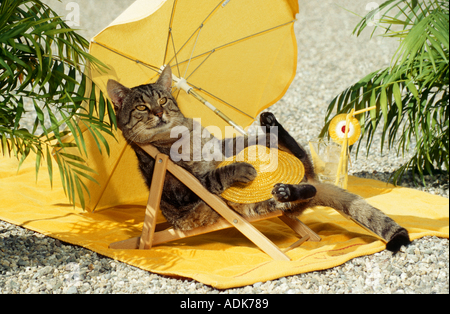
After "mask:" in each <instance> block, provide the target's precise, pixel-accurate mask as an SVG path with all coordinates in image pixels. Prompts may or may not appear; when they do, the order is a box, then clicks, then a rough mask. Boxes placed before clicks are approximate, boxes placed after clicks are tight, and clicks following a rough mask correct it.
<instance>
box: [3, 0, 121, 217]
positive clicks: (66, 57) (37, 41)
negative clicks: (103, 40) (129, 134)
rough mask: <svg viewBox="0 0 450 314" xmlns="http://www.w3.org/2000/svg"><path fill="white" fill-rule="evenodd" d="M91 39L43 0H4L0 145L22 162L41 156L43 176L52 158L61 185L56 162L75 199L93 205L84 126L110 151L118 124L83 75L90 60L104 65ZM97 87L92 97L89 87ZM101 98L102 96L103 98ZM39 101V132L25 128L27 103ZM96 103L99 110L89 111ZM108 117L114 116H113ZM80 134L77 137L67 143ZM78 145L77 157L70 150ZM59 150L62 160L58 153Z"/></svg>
mask: <svg viewBox="0 0 450 314" xmlns="http://www.w3.org/2000/svg"><path fill="white" fill-rule="evenodd" d="M88 46H89V42H88V41H87V40H86V39H84V38H83V37H82V36H80V35H78V34H77V33H76V32H75V31H74V30H73V29H71V28H70V27H68V26H67V24H66V23H65V22H64V21H63V20H62V19H61V18H60V17H59V16H58V15H57V14H56V12H54V11H53V10H51V8H50V7H49V6H48V5H46V4H44V3H43V2H42V1H39V0H2V1H1V2H0V149H1V152H2V153H3V155H8V156H14V157H15V158H17V159H19V161H20V164H22V163H23V162H24V161H25V159H27V158H29V157H30V156H32V155H33V156H35V158H36V177H37V176H38V173H39V169H40V167H41V165H42V164H43V162H44V161H46V165H47V169H48V173H49V177H50V184H53V179H54V178H53V161H56V163H57V165H58V168H59V172H60V176H61V180H62V182H63V187H64V190H65V192H66V194H67V195H68V197H69V199H70V201H71V202H72V203H73V204H75V202H76V200H77V198H78V200H79V201H80V203H81V205H82V207H83V208H84V206H85V204H86V203H85V200H84V193H81V192H83V191H85V192H87V193H86V195H89V191H87V188H86V184H85V183H84V182H83V180H84V179H86V180H90V181H94V182H96V181H95V179H94V177H93V176H92V173H93V171H92V170H91V169H90V168H89V167H87V166H86V163H85V158H87V157H88V156H87V148H86V143H85V139H84V136H85V135H84V130H83V129H82V126H83V125H84V126H85V127H86V129H88V130H89V132H90V133H92V135H93V136H94V139H95V140H96V141H97V142H98V143H99V146H98V148H99V150H102V149H103V148H104V149H105V150H106V152H107V153H108V154H109V145H108V141H107V140H106V138H105V135H106V136H114V135H113V132H112V130H114V129H116V128H117V125H116V119H115V115H114V111H113V110H111V108H112V106H111V103H110V102H109V101H108V100H107V99H106V98H105V97H104V95H103V94H102V93H100V94H98V93H96V87H95V85H94V84H93V83H92V81H90V79H89V78H88V77H87V75H85V74H84V73H83V69H84V66H85V65H86V64H87V63H90V64H93V65H95V66H97V67H100V68H104V67H105V65H104V64H103V63H101V62H100V61H99V60H97V59H95V58H94V57H92V56H91V55H89V53H87V49H88ZM90 90H92V91H93V92H92V93H89V94H88V95H86V91H90ZM97 100H100V101H99V102H98V103H97ZM25 102H28V103H31V104H32V107H33V109H34V113H35V116H36V118H35V123H34V126H33V129H32V130H28V129H24V128H21V126H20V121H21V120H22V118H23V117H24V114H25V110H24V103H25ZM91 102H92V103H93V106H94V107H93V108H94V109H95V110H87V109H85V106H84V104H85V103H91ZM106 116H108V117H109V118H108V119H105V118H106ZM69 133H72V135H73V137H74V138H75V143H65V142H64V137H65V136H67V135H68V134H69ZM74 147H75V148H77V150H78V152H79V155H80V156H83V157H77V158H75V157H74V155H71V154H68V153H67V152H66V150H67V149H68V148H74ZM52 154H54V155H55V156H54V158H53V157H52V158H50V157H51V156H52Z"/></svg>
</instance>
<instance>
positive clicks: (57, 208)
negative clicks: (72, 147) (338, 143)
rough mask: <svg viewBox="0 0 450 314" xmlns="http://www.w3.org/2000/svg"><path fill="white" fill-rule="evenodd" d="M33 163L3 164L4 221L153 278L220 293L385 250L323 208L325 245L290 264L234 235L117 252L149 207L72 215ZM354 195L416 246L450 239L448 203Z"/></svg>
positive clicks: (364, 189) (359, 188) (387, 191)
mask: <svg viewBox="0 0 450 314" xmlns="http://www.w3.org/2000/svg"><path fill="white" fill-rule="evenodd" d="M34 163H35V162H34V160H33V158H30V159H29V161H26V162H25V163H24V165H23V166H22V168H21V170H20V171H19V173H17V165H18V163H17V161H16V160H15V159H9V158H3V157H0V219H1V220H4V221H7V222H10V223H13V224H16V225H20V226H22V227H25V228H27V229H30V230H34V231H36V232H39V233H42V234H45V235H47V236H50V237H53V238H56V239H59V240H62V241H65V242H68V243H72V244H75V245H80V246H83V247H85V248H87V249H90V250H93V251H95V252H97V253H99V254H102V255H105V256H109V257H111V258H114V259H116V260H119V261H122V262H125V263H128V264H130V265H134V266H136V267H139V268H142V269H145V270H148V271H151V272H154V273H158V274H161V275H168V276H181V277H187V278H192V279H195V280H197V281H200V282H202V283H204V284H207V285H211V286H213V287H215V288H218V289H228V288H233V287H240V286H245V285H251V284H254V283H256V282H259V281H267V280H273V279H277V278H280V277H283V276H289V275H295V274H300V273H305V272H310V271H315V270H323V269H328V268H331V267H334V266H338V265H340V264H343V263H345V262H346V261H348V260H350V259H352V258H354V257H358V256H362V255H368V254H373V253H376V252H380V251H382V250H384V249H385V244H384V243H383V242H382V241H381V240H378V239H377V238H376V237H374V236H373V235H371V234H370V233H369V232H367V231H366V230H364V229H363V228H361V227H359V226H358V225H356V224H355V223H353V222H351V221H348V220H346V219H345V218H344V217H342V216H341V215H340V214H339V213H337V212H336V211H334V210H333V209H331V208H324V207H323V208H322V207H320V208H314V209H310V210H308V211H306V212H305V213H304V214H303V215H302V216H301V217H300V218H301V220H302V221H303V222H304V223H306V224H307V225H308V226H309V227H310V228H311V229H313V230H314V231H315V232H316V233H318V234H319V235H320V236H321V237H322V241H321V242H306V243H304V244H303V245H302V246H300V247H298V248H296V249H294V250H292V251H290V252H288V253H287V255H288V256H289V257H290V258H291V259H292V261H291V262H282V261H273V260H272V259H271V258H270V257H269V256H268V255H266V254H265V253H263V252H262V251H260V250H259V249H258V248H257V247H256V246H255V245H254V244H253V243H252V242H250V241H249V240H247V239H246V238H245V237H244V236H243V235H242V234H240V233H239V231H237V230H236V229H227V230H223V231H218V232H214V233H210V234H206V235H202V236H197V237H194V238H189V239H184V240H179V241H177V242H171V243H168V244H165V245H161V246H157V247H154V248H152V249H151V250H148V251H144V250H143V251H140V250H111V249H108V245H109V244H110V243H112V242H116V241H120V240H125V239H128V238H131V237H136V236H139V235H140V233H141V230H142V225H143V220H144V210H145V209H144V207H142V206H137V205H123V206H120V207H114V208H110V209H103V210H100V211H98V212H95V213H87V212H83V211H82V210H80V209H78V208H75V209H74V208H73V207H72V206H71V205H69V204H68V201H67V199H66V197H65V195H64V192H63V190H62V187H61V184H60V182H59V180H57V179H56V180H55V182H54V187H53V189H51V188H50V184H49V180H48V176H47V173H46V169H45V168H42V169H41V172H40V174H39V179H38V181H37V182H36V177H35V168H34ZM349 189H350V191H352V192H354V193H357V194H359V195H361V196H363V197H364V198H366V199H367V201H368V202H369V203H371V204H372V205H374V206H376V207H378V208H380V209H381V210H383V211H384V212H385V213H386V214H388V215H389V216H390V217H392V218H393V219H394V220H395V221H396V222H397V223H399V224H400V225H402V226H403V227H405V228H406V229H407V230H408V231H409V232H410V236H411V240H415V239H418V238H421V237H423V236H426V235H431V236H438V237H445V238H448V236H449V201H448V199H446V198H443V197H439V196H434V195H431V194H428V193H424V192H420V191H416V190H411V189H407V188H399V187H397V188H396V187H394V186H392V185H387V184H386V183H383V182H378V181H373V180H367V179H360V178H355V177H351V178H350V180H349ZM255 226H256V227H257V228H258V229H259V230H261V231H262V232H263V233H264V234H265V235H266V236H267V237H268V238H269V239H271V240H272V241H273V242H274V243H275V244H276V245H278V246H279V247H280V248H282V249H283V248H286V247H288V246H289V245H290V244H292V243H293V242H295V241H297V240H298V238H297V237H296V235H295V234H294V232H293V231H292V230H291V229H289V228H288V227H287V226H285V225H284V224H283V223H281V222H280V221H279V220H278V219H272V220H267V221H263V222H259V223H256V224H255Z"/></svg>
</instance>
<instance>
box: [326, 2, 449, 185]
mask: <svg viewBox="0 0 450 314" xmlns="http://www.w3.org/2000/svg"><path fill="white" fill-rule="evenodd" d="M394 12H395V15H393V16H390V14H391V13H394ZM377 14H378V15H379V16H380V19H379V21H377V22H378V23H377V24H376V26H375V27H374V30H373V32H372V35H373V34H374V33H375V30H376V29H377V28H383V29H384V30H385V33H384V34H383V36H386V37H394V38H400V40H401V41H400V45H399V48H398V49H397V52H396V53H395V55H394V56H393V58H392V64H391V66H390V67H389V68H387V69H382V70H379V71H376V72H374V73H371V74H369V75H367V76H366V77H365V78H363V79H362V80H360V81H359V82H357V83H356V84H354V85H352V86H350V87H349V88H348V89H346V90H345V91H343V92H342V93H341V94H339V95H338V96H336V98H335V99H334V100H333V101H332V102H331V103H330V105H329V106H328V111H327V115H326V118H325V127H324V128H323V130H322V132H321V136H325V134H326V133H327V130H328V125H329V123H330V121H331V119H332V118H333V117H334V114H333V113H336V114H341V113H349V112H350V111H351V109H352V108H355V109H361V108H368V107H371V106H376V108H377V109H376V110H374V111H370V113H366V114H365V115H364V116H362V117H360V121H361V122H362V123H361V124H362V134H363V136H362V137H367V141H366V146H367V152H368V153H369V150H370V147H371V145H372V139H373V137H374V134H375V132H376V130H377V128H378V127H379V125H380V121H381V118H383V119H384V125H383V129H382V141H381V149H382V150H383V148H384V142H385V141H384V139H385V138H388V148H389V149H391V148H394V147H398V150H397V152H398V153H399V154H400V153H403V154H404V153H405V152H406V151H408V150H409V149H410V148H411V144H412V140H413V139H414V141H415V150H416V152H415V155H414V157H413V158H411V160H409V161H408V162H407V163H405V164H404V165H403V166H402V167H401V168H400V169H398V170H397V171H396V172H395V173H394V174H393V181H394V183H397V182H398V180H400V179H401V177H402V176H403V175H404V174H405V172H406V171H407V170H411V171H412V172H413V174H414V173H418V174H419V176H420V177H422V179H423V176H424V172H428V173H430V174H432V173H433V172H434V171H435V170H444V169H445V170H447V171H448V169H449V168H448V165H449V154H448V143H449V128H448V126H449V121H448V117H449V26H448V25H449V1H431V0H430V1H410V0H395V1H394V0H390V1H385V2H384V3H383V4H381V5H380V7H379V9H378V10H373V11H372V12H369V13H368V14H367V15H366V16H365V17H364V18H362V20H361V21H360V23H359V24H358V25H357V26H356V28H355V30H354V33H355V34H357V35H360V34H361V32H362V31H363V30H364V29H366V28H367V27H368V25H369V22H371V21H373V19H374V17H375V16H377ZM394 26H400V27H401V28H402V29H401V30H398V29H397V30H394ZM361 143H362V141H360V142H359V143H358V147H357V153H358V152H359V148H360V145H361ZM446 145H447V146H446ZM423 182H424V181H423Z"/></svg>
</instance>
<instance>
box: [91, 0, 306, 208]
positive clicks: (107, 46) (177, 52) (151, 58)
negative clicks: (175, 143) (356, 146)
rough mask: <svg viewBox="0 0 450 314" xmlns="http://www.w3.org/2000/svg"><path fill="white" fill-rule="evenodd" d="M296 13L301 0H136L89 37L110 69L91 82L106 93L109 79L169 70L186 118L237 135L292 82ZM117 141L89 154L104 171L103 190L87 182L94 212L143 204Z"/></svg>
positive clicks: (146, 78) (126, 153)
mask: <svg viewBox="0 0 450 314" xmlns="http://www.w3.org/2000/svg"><path fill="white" fill-rule="evenodd" d="M105 9H106V8H105ZM297 13H298V2H297V0H138V1H136V2H135V3H134V4H133V5H132V6H131V7H129V8H128V9H127V10H126V11H125V12H124V13H123V14H122V15H120V16H119V17H118V18H117V19H116V20H115V21H114V22H113V23H112V24H111V25H110V26H108V27H107V28H105V29H104V30H103V31H101V32H100V33H99V34H98V35H96V36H95V37H94V38H93V39H92V44H91V48H90V53H91V54H93V55H94V56H95V57H97V58H98V59H100V60H101V61H102V62H103V63H105V64H106V65H107V66H108V67H109V70H107V71H106V72H104V71H100V70H98V69H96V68H92V69H91V77H92V80H93V81H94V83H95V84H96V85H97V87H99V88H100V89H101V90H102V91H103V93H104V94H107V93H106V91H107V89H106V85H107V82H108V80H109V79H114V80H116V81H118V82H120V83H121V84H123V85H125V86H127V87H134V86H138V85H142V84H147V83H151V82H155V81H156V80H157V79H158V77H159V74H160V72H161V71H162V69H163V68H164V66H166V65H168V66H170V67H171V68H172V72H173V74H174V80H175V83H179V84H178V87H179V88H180V89H178V88H177V87H174V89H173V94H174V95H175V97H176V98H177V101H178V104H179V106H180V109H181V111H182V112H183V114H184V115H185V116H187V117H191V118H199V119H201V122H202V125H203V126H205V127H208V126H217V127H219V128H220V130H221V132H222V134H217V133H218V132H214V135H215V136H216V137H220V136H221V135H222V136H223V137H225V136H226V135H232V134H230V132H228V133H226V131H225V130H226V126H230V125H233V126H235V128H234V130H240V131H239V132H240V133H242V132H244V131H243V130H242V129H243V128H245V127H247V126H249V125H250V124H251V123H252V122H253V121H254V119H255V118H256V117H257V115H258V114H259V113H260V112H261V111H262V110H264V109H265V108H267V107H269V106H271V105H272V104H274V103H275V102H277V101H278V100H279V99H280V98H281V97H282V96H283V95H284V94H285V92H286V91H287V89H288V87H289V85H290V83H291V82H292V80H293V78H294V76H295V73H296V66H297V43H296V38H295V34H294V21H295V16H296V14H297ZM199 100H200V101H199ZM204 103H206V106H205V104H204ZM230 118H231V119H230ZM229 120H232V121H233V122H230V121H229ZM216 130H217V128H216ZM230 130H231V129H228V131H230ZM235 133H238V132H235ZM118 137H119V140H118V142H117V143H116V142H115V141H114V140H111V141H109V144H110V149H111V154H110V157H105V156H101V155H99V154H98V153H96V152H95V149H92V150H90V153H92V154H93V155H94V157H93V158H89V162H88V163H89V166H91V167H92V168H94V169H95V170H96V171H97V172H98V173H99V175H98V176H96V177H95V179H96V180H97V181H98V182H99V185H98V186H97V185H96V184H91V183H90V182H87V183H86V184H87V185H88V188H89V191H90V196H91V202H90V204H89V205H88V208H90V209H91V210H92V209H94V208H105V207H110V206H115V205H119V204H122V203H128V204H129V203H130V202H133V203H135V202H137V201H138V200H141V201H142V202H144V201H145V197H146V193H145V192H143V191H144V190H145V187H143V184H142V183H141V181H142V179H141V178H140V177H139V174H138V173H137V161H136V157H135V156H134V153H133V152H132V150H131V149H130V148H129V147H127V145H126V142H125V141H124V140H123V139H122V138H121V136H120V135H118ZM96 145H97V144H96V143H95V142H94V141H91V143H88V146H92V147H95V146H96ZM88 149H89V148H88ZM138 182H140V183H138Z"/></svg>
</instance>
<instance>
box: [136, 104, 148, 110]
mask: <svg viewBox="0 0 450 314" xmlns="http://www.w3.org/2000/svg"><path fill="white" fill-rule="evenodd" d="M136 109H137V110H139V111H145V110H147V107H146V106H144V105H140V106H137V107H136Z"/></svg>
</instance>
